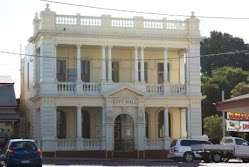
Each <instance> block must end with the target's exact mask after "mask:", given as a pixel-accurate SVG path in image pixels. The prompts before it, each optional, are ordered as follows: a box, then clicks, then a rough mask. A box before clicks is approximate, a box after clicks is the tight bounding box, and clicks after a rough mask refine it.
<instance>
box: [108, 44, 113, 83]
mask: <svg viewBox="0 0 249 167" xmlns="http://www.w3.org/2000/svg"><path fill="white" fill-rule="evenodd" d="M108 82H112V46H108Z"/></svg>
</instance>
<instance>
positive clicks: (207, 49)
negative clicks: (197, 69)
mask: <svg viewBox="0 0 249 167" xmlns="http://www.w3.org/2000/svg"><path fill="white" fill-rule="evenodd" d="M247 49H248V48H247V45H245V43H244V41H243V39H241V38H237V37H233V36H232V35H230V34H227V33H224V34H223V33H221V32H217V31H212V32H211V33H210V37H209V38H206V39H204V40H203V41H202V42H201V55H209V54H217V53H226V52H234V51H241V50H247ZM248 64H249V55H245V54H244V53H236V54H221V55H217V56H204V57H201V72H202V73H203V74H206V75H209V76H211V74H212V71H213V70H215V69H216V68H220V67H224V66H231V67H241V68H242V69H243V70H248V69H249V66H248Z"/></svg>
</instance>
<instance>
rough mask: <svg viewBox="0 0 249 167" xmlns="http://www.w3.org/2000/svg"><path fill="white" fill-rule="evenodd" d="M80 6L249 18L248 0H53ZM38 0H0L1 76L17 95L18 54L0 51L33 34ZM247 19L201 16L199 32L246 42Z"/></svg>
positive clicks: (73, 10)
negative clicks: (9, 77) (7, 78)
mask: <svg viewBox="0 0 249 167" xmlns="http://www.w3.org/2000/svg"><path fill="white" fill-rule="evenodd" d="M54 1H59V2H68V3H74V4H80V5H88V6H97V7H103V8H115V9H122V10H133V11H143V12H153V13H167V14H175V15H189V16H190V15H191V11H194V12H195V15H196V16H214V17H217V16H220V17H244V18H249V12H248V6H249V1H248V0H237V1H234V0H220V1H219V0H205V1H204V0H153V1H152V0H124V1H121V0H54ZM46 3H49V2H44V1H41V0H5V1H4V0H0V21H1V26H0V75H9V76H11V78H12V80H13V81H14V83H15V91H16V97H17V98H18V97H19V96H20V55H14V54H4V53H1V52H3V51H4V52H14V53H20V52H21V51H22V53H24V48H25V46H26V45H27V44H28V42H27V40H28V39H29V37H31V36H32V34H33V24H32V21H33V18H34V16H35V13H36V12H37V13H40V11H43V10H45V4H46ZM49 4H50V9H51V10H52V11H55V12H56V13H57V14H66V15H76V14H77V13H80V14H81V15H86V16H100V15H101V14H111V15H112V16H113V17H128V18H129V17H133V16H144V18H146V19H147V18H148V19H153V18H155V19H162V18H163V17H166V18H167V19H168V20H175V19H177V20H184V19H185V18H183V17H168V16H156V15H143V14H137V13H124V12H114V11H107V10H97V9H90V8H83V7H75V6H68V5H60V4H55V3H51V2H50V3H49ZM248 28H249V19H246V20H225V19H208V18H200V31H201V35H202V36H203V37H209V34H210V31H214V30H216V31H221V32H223V33H229V34H230V35H233V36H236V37H239V38H242V39H243V40H244V41H245V43H249V31H248Z"/></svg>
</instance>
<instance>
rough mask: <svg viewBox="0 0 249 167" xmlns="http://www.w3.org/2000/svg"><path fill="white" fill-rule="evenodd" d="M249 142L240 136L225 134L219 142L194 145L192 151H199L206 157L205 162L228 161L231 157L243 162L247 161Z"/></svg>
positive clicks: (248, 160) (248, 157) (248, 159)
mask: <svg viewBox="0 0 249 167" xmlns="http://www.w3.org/2000/svg"><path fill="white" fill-rule="evenodd" d="M248 150H249V143H248V142H247V141H245V140H244V139H242V138H239V137H232V136H226V137H223V139H222V140H221V144H220V145H219V144H215V145H206V144H202V145H195V146H192V151H193V152H196V153H199V154H200V155H202V157H203V158H204V161H205V159H206V162H208V160H209V162H210V161H213V162H216V163H218V162H221V161H222V160H224V161H225V162H228V160H229V159H232V158H240V159H242V160H243V162H249V151H248Z"/></svg>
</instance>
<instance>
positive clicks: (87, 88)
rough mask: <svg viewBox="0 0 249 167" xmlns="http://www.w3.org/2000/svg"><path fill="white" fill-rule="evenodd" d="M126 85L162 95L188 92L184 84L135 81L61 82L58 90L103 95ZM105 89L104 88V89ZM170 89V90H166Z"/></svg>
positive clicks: (61, 92)
mask: <svg viewBox="0 0 249 167" xmlns="http://www.w3.org/2000/svg"><path fill="white" fill-rule="evenodd" d="M124 85H128V86H129V87H131V88H132V89H135V90H138V91H139V92H142V93H145V94H148V95H149V96H150V95H153V96H162V95H164V94H167V95H183V94H185V93H186V86H185V85H184V84H169V85H166V87H168V89H166V88H165V85H163V84H146V85H140V86H139V84H135V83H111V84H109V83H105V84H101V83H74V82H59V83H58V84H57V92H58V93H59V94H82V95H101V94H104V93H105V91H111V90H114V89H118V88H120V87H122V86H124ZM102 89H103V90H102ZM164 90H168V92H164Z"/></svg>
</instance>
